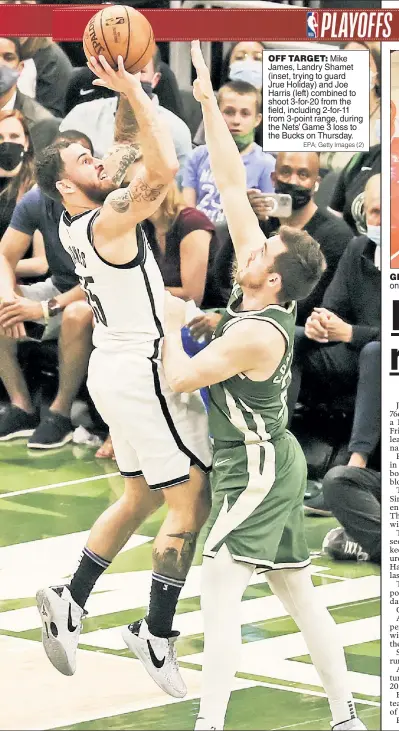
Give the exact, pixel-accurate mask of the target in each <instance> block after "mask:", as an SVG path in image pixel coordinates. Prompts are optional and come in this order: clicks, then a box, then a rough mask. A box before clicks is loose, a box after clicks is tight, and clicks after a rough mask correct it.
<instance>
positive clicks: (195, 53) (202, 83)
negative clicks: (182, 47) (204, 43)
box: [191, 41, 215, 104]
mask: <svg viewBox="0 0 399 731" xmlns="http://www.w3.org/2000/svg"><path fill="white" fill-rule="evenodd" d="M191 58H192V62H193V66H194V68H195V70H196V72H197V78H196V79H195V81H194V83H193V94H194V98H195V99H196V100H197V102H200V103H201V104H202V103H203V102H206V101H207V100H208V99H212V98H215V95H214V92H213V88H212V82H211V77H210V74H209V69H208V66H207V65H206V63H205V60H204V57H203V55H202V51H201V46H200V42H199V41H191Z"/></svg>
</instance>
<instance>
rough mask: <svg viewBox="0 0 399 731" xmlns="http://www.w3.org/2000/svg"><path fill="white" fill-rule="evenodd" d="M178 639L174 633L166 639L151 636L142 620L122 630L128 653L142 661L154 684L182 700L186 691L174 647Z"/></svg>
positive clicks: (177, 634)
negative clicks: (132, 653)
mask: <svg viewBox="0 0 399 731" xmlns="http://www.w3.org/2000/svg"><path fill="white" fill-rule="evenodd" d="M178 636H179V632H173V634H172V636H171V637H168V638H165V637H156V636H155V635H153V634H151V632H150V630H149V629H148V625H147V622H146V621H145V619H139V620H138V622H134V623H133V624H129V625H128V626H127V627H123V629H122V637H123V639H124V641H125V642H126V644H127V646H128V648H129V650H131V651H132V652H134V654H135V655H136V656H137V657H138V659H139V660H141V662H142V663H143V665H144V667H145V669H146V670H147V672H148V673H149V675H151V677H152V679H153V680H155V682H156V684H157V685H159V687H160V688H162V690H164V691H165V693H168V694H169V695H172V696H173V697H174V698H184V696H185V695H186V693H187V688H186V686H185V683H184V681H183V678H182V677H181V675H180V672H179V666H178V664H177V654H176V648H175V642H176V640H177V638H178Z"/></svg>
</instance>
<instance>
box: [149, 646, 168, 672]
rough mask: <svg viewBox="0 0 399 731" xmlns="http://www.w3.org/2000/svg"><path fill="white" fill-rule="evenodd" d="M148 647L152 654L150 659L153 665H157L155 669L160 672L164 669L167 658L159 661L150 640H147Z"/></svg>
mask: <svg viewBox="0 0 399 731" xmlns="http://www.w3.org/2000/svg"><path fill="white" fill-rule="evenodd" d="M147 645H148V652H149V653H150V658H151V660H152V664H153V665H155V667H156V668H158V670H160V668H163V666H164V664H165V658H164V657H163V658H162V660H158V658H157V656H156V654H155V652H154V650H153V649H152V647H151V642H150V641H149V640H147Z"/></svg>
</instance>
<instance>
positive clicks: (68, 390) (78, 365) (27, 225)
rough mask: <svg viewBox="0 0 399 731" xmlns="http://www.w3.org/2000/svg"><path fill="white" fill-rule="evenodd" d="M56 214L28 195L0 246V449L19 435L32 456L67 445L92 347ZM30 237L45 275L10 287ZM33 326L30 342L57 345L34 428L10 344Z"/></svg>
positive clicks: (87, 314)
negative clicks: (47, 396)
mask: <svg viewBox="0 0 399 731" xmlns="http://www.w3.org/2000/svg"><path fill="white" fill-rule="evenodd" d="M68 137H69V138H70V133H69V134H68ZM78 139H79V141H80V142H81V144H84V145H85V146H86V147H88V148H89V145H90V140H86V141H85V140H84V139H81V135H80V134H79V133H78ZM62 210H63V208H62V205H61V203H58V202H57V201H53V200H51V199H50V198H47V197H46V196H45V195H43V193H42V192H41V191H40V190H39V188H37V187H34V188H32V189H31V190H30V191H28V192H27V193H25V195H24V196H23V197H22V198H21V200H20V201H19V202H18V203H17V205H16V207H15V209H14V213H13V216H12V219H11V222H10V225H9V227H8V229H7V230H6V232H5V234H4V236H3V238H2V240H1V244H0V280H1V287H0V299H1V300H2V301H3V303H4V304H3V306H2V307H1V309H0V319H1V323H0V333H1V332H2V325H3V328H4V334H0V378H1V380H2V381H3V384H4V387H5V389H6V391H7V393H8V395H9V398H10V405H9V406H8V407H7V408H6V409H5V410H4V411H3V412H2V414H1V416H0V442H2V441H8V440H10V439H15V438H18V437H24V436H26V437H29V441H28V447H29V448H36V449H52V448H56V447H60V446H63V445H64V444H66V443H67V442H68V441H70V440H71V439H72V434H73V430H72V425H71V421H70V411H71V406H72V402H73V399H74V398H75V396H76V394H77V392H78V390H79V388H80V386H81V384H82V382H83V380H84V378H85V376H86V372H87V364H88V360H89V356H90V352H91V348H92V345H91V339H92V329H93V328H92V311H91V307H90V306H89V305H88V304H87V303H86V301H85V295H84V292H83V290H82V289H81V287H80V284H79V282H78V278H77V277H76V275H75V271H74V269H75V267H74V264H73V262H72V259H71V258H70V256H69V255H68V254H67V252H66V251H65V249H64V248H63V246H62V244H61V242H60V240H59V237H58V225H59V220H60V216H61V212H62ZM35 231H40V233H41V234H42V236H43V240H44V245H45V250H46V256H47V261H48V265H49V270H50V272H51V276H50V277H49V278H48V279H46V281H44V282H38V283H37V284H32V285H20V286H19V287H18V288H17V287H16V284H15V268H16V265H17V263H18V261H19V260H20V259H21V258H22V257H23V255H24V253H25V252H26V250H27V249H28V247H29V245H30V242H31V239H32V236H33V234H34V232H35ZM3 317H6V318H7V322H8V323H10V322H11V323H12V324H11V325H10V324H8V325H7V322H5V321H3ZM33 323H38V325H36V328H35V333H34V334H35V337H37V330H40V335H39V337H40V336H41V339H42V340H56V339H57V338H58V340H59V388H58V392H57V395H56V397H55V399H54V401H53V402H52V404H51V405H50V407H49V409H48V410H47V411H45V412H44V413H43V415H42V418H41V420H40V421H39V418H38V415H37V414H36V413H35V411H34V408H33V404H32V400H31V397H30V394H29V390H28V387H27V384H26V381H25V378H24V375H23V373H22V370H21V368H20V365H19V362H18V358H17V340H18V339H20V338H23V337H25V335H28V336H29V335H30V334H31V332H32V325H33Z"/></svg>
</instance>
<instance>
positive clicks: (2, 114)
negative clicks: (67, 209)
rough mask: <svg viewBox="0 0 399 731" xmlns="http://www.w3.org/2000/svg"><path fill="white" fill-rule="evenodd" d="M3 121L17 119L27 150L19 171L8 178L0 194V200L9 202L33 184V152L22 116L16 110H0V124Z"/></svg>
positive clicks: (25, 122)
mask: <svg viewBox="0 0 399 731" xmlns="http://www.w3.org/2000/svg"><path fill="white" fill-rule="evenodd" d="M4 119H17V120H18V122H20V123H21V125H22V127H23V130H24V134H25V137H26V139H27V140H28V143H29V144H28V149H27V151H26V152H25V155H24V158H23V161H22V167H21V170H20V171H19V173H18V174H17V175H15V176H14V177H10V179H9V180H10V182H9V183H7V185H6V187H5V188H3V190H2V191H1V193H0V203H1V199H2V198H3V197H4V199H5V200H7V201H11V200H13V199H16V198H18V195H19V193H20V192H21V193H27V191H28V190H30V189H31V188H32V186H33V185H34V184H35V169H34V151H33V143H32V137H31V135H30V132H29V129H28V123H27V121H26V119H25V117H24V115H23V114H22V113H21V112H20V111H18V109H8V110H7V111H4V110H3V111H1V110H0V123H1V122H3V120H4Z"/></svg>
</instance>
